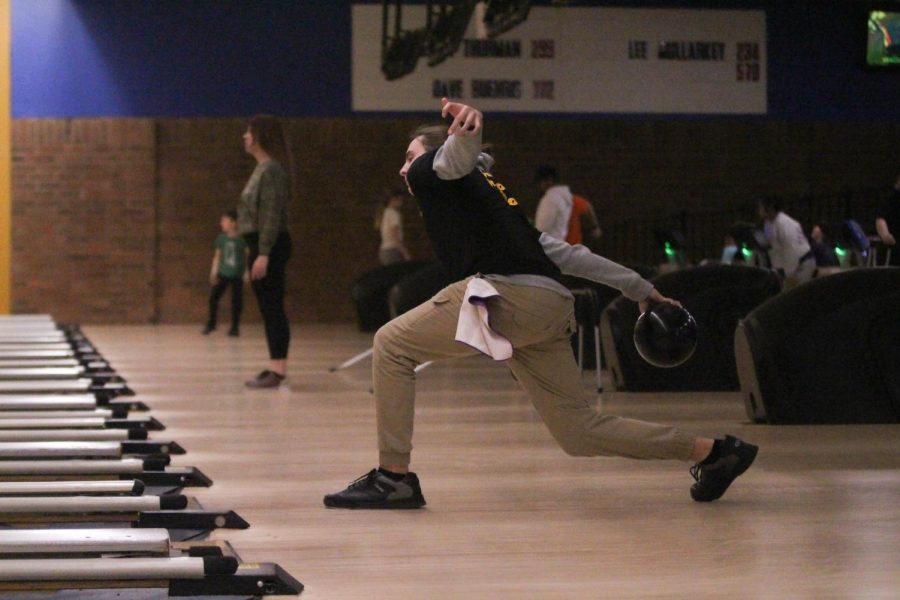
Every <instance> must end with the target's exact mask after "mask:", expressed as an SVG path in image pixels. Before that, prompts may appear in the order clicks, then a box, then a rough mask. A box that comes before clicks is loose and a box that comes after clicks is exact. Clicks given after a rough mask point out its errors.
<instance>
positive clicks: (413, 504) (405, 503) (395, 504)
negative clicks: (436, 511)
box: [323, 496, 425, 510]
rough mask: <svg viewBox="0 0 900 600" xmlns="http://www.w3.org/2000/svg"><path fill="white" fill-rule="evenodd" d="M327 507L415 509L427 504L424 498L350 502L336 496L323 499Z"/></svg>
mask: <svg viewBox="0 0 900 600" xmlns="http://www.w3.org/2000/svg"><path fill="white" fill-rule="evenodd" d="M323 502H324V503H325V506H326V507H327V508H349V509H363V510H413V509H416V508H422V507H423V506H425V501H424V500H421V501H420V500H418V499H417V498H406V499H404V500H388V501H384V502H372V503H359V502H348V501H344V500H339V499H336V498H328V497H327V496H326V497H325V499H324V500H323Z"/></svg>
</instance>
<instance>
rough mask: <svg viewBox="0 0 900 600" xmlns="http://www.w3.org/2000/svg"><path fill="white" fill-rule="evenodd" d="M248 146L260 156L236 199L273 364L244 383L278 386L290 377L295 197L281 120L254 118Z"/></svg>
mask: <svg viewBox="0 0 900 600" xmlns="http://www.w3.org/2000/svg"><path fill="white" fill-rule="evenodd" d="M244 150H245V151H246V152H247V153H248V154H251V155H252V156H253V158H255V159H256V168H255V169H254V170H253V174H252V175H251V176H250V180H249V181H247V185H246V186H245V187H244V191H243V192H242V193H241V199H240V202H239V203H238V231H239V232H240V234H241V235H242V236H244V240H245V241H246V242H247V247H248V248H249V257H248V258H249V264H250V281H251V286H252V287H253V292H254V293H255V294H256V299H257V301H258V302H259V310H260V312H261V313H262V318H263V324H264V325H265V330H266V342H267V343H268V346H269V358H270V364H269V368H268V369H266V370H264V371H262V372H261V373H260V374H259V375H257V376H256V378H255V379H251V380H250V381H247V382H246V385H247V387H249V388H276V387H278V386H279V385H281V382H282V381H284V378H285V377H286V376H287V354H288V345H289V344H290V340H291V330H290V326H289V324H288V319H287V315H286V314H285V312H284V288H285V267H286V266H287V261H288V259H289V258H290V256H291V236H290V234H289V233H288V229H287V207H288V204H289V203H290V201H291V188H292V186H291V175H290V173H289V169H290V165H291V160H290V150H289V148H288V144H287V141H286V140H285V135H284V129H283V128H282V126H281V121H279V120H278V119H277V118H276V117H273V116H270V115H257V116H255V117H253V118H252V119H250V123H249V126H248V127H247V131H246V132H245V133H244Z"/></svg>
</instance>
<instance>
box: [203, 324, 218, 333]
mask: <svg viewBox="0 0 900 600" xmlns="http://www.w3.org/2000/svg"><path fill="white" fill-rule="evenodd" d="M215 330H216V326H215V325H207V326H206V327H204V328H203V331H202V332H201V333H202V334H203V335H209V334H211V333H212V332H213V331H215Z"/></svg>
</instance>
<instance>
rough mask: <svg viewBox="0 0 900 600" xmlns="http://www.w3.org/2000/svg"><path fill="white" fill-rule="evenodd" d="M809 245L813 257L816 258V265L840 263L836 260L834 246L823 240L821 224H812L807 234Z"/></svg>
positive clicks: (837, 264)
mask: <svg viewBox="0 0 900 600" xmlns="http://www.w3.org/2000/svg"><path fill="white" fill-rule="evenodd" d="M809 245H810V247H811V248H812V253H813V258H815V259H816V266H817V267H838V266H840V264H841V263H840V261H838V257H837V254H835V252H834V248H832V247H831V246H829V245H828V244H827V243H826V242H825V232H824V231H822V226H821V225H818V224H816V225H813V228H812V231H811V232H810V234H809Z"/></svg>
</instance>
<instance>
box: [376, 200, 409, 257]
mask: <svg viewBox="0 0 900 600" xmlns="http://www.w3.org/2000/svg"><path fill="white" fill-rule="evenodd" d="M405 198H406V193H405V192H404V191H403V190H402V189H400V188H395V189H393V190H391V192H390V193H389V194H388V196H387V198H386V199H385V201H384V203H383V204H382V206H381V208H380V210H379V213H378V215H376V217H375V229H377V230H378V231H379V232H380V234H381V246H380V247H379V249H378V262H380V263H381V264H382V265H385V266H386V265H393V264H396V263H400V262H405V261H407V260H409V259H410V256H409V251H408V250H407V249H406V245H405V244H404V243H403V214H402V213H401V212H400V210H401V209H402V208H403V201H404V199H405Z"/></svg>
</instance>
